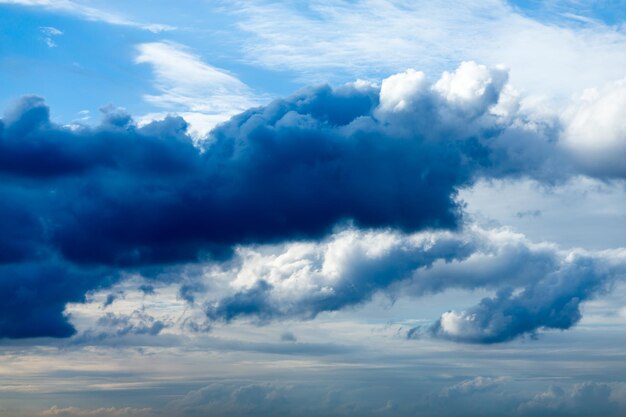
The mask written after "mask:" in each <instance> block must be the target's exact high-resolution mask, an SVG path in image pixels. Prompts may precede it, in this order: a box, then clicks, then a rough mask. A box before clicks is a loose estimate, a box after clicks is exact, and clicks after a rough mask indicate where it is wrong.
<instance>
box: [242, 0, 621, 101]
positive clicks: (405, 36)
mask: <svg viewBox="0 0 626 417" xmlns="http://www.w3.org/2000/svg"><path fill="white" fill-rule="evenodd" d="M525 3H528V2H525ZM543 3H545V2H543ZM543 3H542V4H543ZM552 3H554V2H552ZM594 6H595V5H594ZM526 7H529V8H530V7H533V5H528V4H526ZM535 7H540V6H535ZM584 7H585V6H584V4H581V2H576V3H575V5H574V8H576V9H578V10H580V9H582V8H584ZM613 9H619V7H613ZM451 11H454V12H451ZM570 11H571V10H570ZM614 12H615V10H613V11H612V13H611V15H612V16H615V14H614ZM233 14H234V15H235V16H236V17H238V18H239V19H240V25H239V27H240V29H241V30H242V31H244V32H247V33H248V34H249V36H248V37H246V38H244V39H242V41H241V42H242V44H243V48H244V52H245V54H246V57H247V59H248V61H250V62H252V63H253V64H256V65H261V66H263V67H266V68H271V69H278V70H292V71H294V72H296V74H297V75H298V76H300V77H302V78H305V79H307V80H309V81H311V80H312V81H314V82H321V81H325V80H328V79H333V80H337V79H339V80H345V79H346V77H349V78H352V77H357V76H358V77H361V78H379V77H380V76H381V74H386V73H394V72H399V71H403V70H405V69H406V68H411V67H419V68H423V69H425V70H428V71H430V72H433V71H435V72H439V71H442V70H444V69H447V68H450V67H451V66H453V65H456V64H457V63H458V62H459V61H462V60H468V59H474V60H477V61H480V62H483V63H486V64H489V65H498V64H505V65H506V66H507V67H509V68H511V78H512V80H513V82H514V83H515V84H516V85H517V86H518V88H522V89H524V90H525V91H531V92H532V93H533V94H538V95H542V96H547V97H549V98H551V99H562V100H567V99H568V98H569V97H570V95H571V94H572V93H574V92H577V91H578V90H581V89H583V88H587V87H594V86H600V85H602V84H604V83H605V82H607V81H610V80H614V79H617V78H621V77H623V76H624V68H626V57H625V56H624V54H623V53H622V51H623V50H624V48H625V47H626V36H625V34H624V31H623V30H619V27H618V26H617V25H604V24H602V23H599V22H590V23H583V24H581V22H580V21H573V20H571V19H564V18H563V15H562V11H561V10H557V11H551V10H550V11H548V10H547V11H546V12H545V13H544V14H540V16H541V17H544V16H546V17H548V19H546V20H547V21H538V20H536V19H533V18H530V17H529V16H528V15H525V14H524V12H523V11H522V10H520V9H519V8H516V7H514V6H512V5H511V2H506V1H501V0H489V1H452V2H446V3H440V2H430V1H424V0H420V1H404V0H382V1H381V0H358V1H343V0H333V1H330V2H329V1H321V0H317V1H311V2H307V4H306V6H298V5H295V4H294V5H282V4H281V5H278V4H275V3H273V2H269V1H265V0H255V1H245V2H239V3H238V7H237V9H235V12H234V13H233ZM550 17H554V18H555V19H550ZM302 33H306V34H307V36H306V37H302V36H301V34H302ZM372 39H375V40H376V41H375V42H373V41H372ZM554 51H559V53H554ZM600 62H601V63H603V64H602V65H598V63H600Z"/></svg>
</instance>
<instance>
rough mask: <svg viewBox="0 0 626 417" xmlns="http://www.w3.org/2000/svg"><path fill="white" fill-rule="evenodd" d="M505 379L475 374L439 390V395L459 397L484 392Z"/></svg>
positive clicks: (500, 383)
mask: <svg viewBox="0 0 626 417" xmlns="http://www.w3.org/2000/svg"><path fill="white" fill-rule="evenodd" d="M505 381H506V378H502V377H500V378H489V377H482V376H477V377H476V378H474V379H468V380H465V381H461V382H459V383H457V384H454V385H451V386H449V387H445V388H444V389H442V390H441V393H440V395H441V396H442V397H446V398H448V397H452V398H454V397H459V396H466V395H472V394H474V393H476V392H485V391H489V390H492V389H495V388H496V387H498V386H500V385H502V383H503V382H505Z"/></svg>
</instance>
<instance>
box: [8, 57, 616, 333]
mask: <svg viewBox="0 0 626 417" xmlns="http://www.w3.org/2000/svg"><path fill="white" fill-rule="evenodd" d="M153 52H154V51H153ZM144 53H146V51H144ZM166 75H167V74H164V75H163V76H164V77H165V76H166ZM226 77H227V76H226ZM228 80H230V79H228ZM233 82H234V81H233ZM619 85H621V84H619ZM616 91H617V92H616ZM602 94H606V95H608V96H607V97H608V98H606V100H608V101H610V102H613V101H615V100H621V99H622V98H623V97H622V96H621V95H623V94H626V90H623V89H622V90H616V89H614V88H610V89H607V91H606V92H598V95H599V96H602ZM615 95H617V96H616V97H617V98H615ZM603 100H604V99H602V98H596V99H595V100H594V101H592V102H591V104H588V103H587V104H581V106H582V107H580V108H579V109H578V110H572V112H571V116H569V117H570V119H567V118H561V117H549V116H545V115H543V114H541V113H539V112H536V111H534V110H533V109H532V108H529V107H528V106H527V105H526V104H525V103H524V102H523V100H521V99H520V98H519V97H518V96H517V95H516V93H515V92H514V90H513V89H512V88H511V87H510V86H509V85H508V84H507V72H506V70H504V69H502V68H494V69H489V68H487V67H484V66H481V65H478V64H475V63H473V62H466V63H463V64H462V65H461V66H460V67H459V68H458V69H457V70H456V71H454V72H450V73H448V72H446V73H444V75H443V76H442V78H441V79H440V80H439V81H437V82H435V83H430V82H429V81H428V80H427V79H426V76H425V75H424V74H423V73H421V72H418V71H414V70H409V71H406V72H404V73H400V74H396V75H394V76H391V77H389V78H387V79H385V80H383V82H382V84H381V85H380V87H379V86H376V85H372V84H369V83H366V82H356V83H353V84H348V85H344V86H342V87H338V88H334V89H333V88H331V87H328V86H321V87H315V88H309V89H305V90H302V91H300V92H298V93H296V94H295V95H293V96H291V97H288V98H285V99H279V100H276V101H274V102H272V103H270V104H269V105H267V106H264V107H258V108H254V109H250V110H248V111H246V112H244V113H242V114H240V115H238V116H235V117H233V118H232V119H231V120H230V121H228V122H226V123H224V124H221V125H219V126H218V127H217V128H215V129H214V130H213V131H212V132H211V134H210V136H209V138H208V139H207V140H206V141H204V142H202V143H201V144H200V145H198V144H194V141H193V140H192V139H191V138H190V136H189V135H188V134H187V132H186V129H187V123H186V122H185V121H184V120H183V119H182V118H180V117H175V116H171V117H167V118H166V119H164V120H162V121H155V122H152V123H149V124H147V125H144V126H141V127H139V126H137V125H136V124H135V123H134V121H133V120H132V118H131V116H130V115H128V114H127V113H126V112H125V111H123V110H121V109H115V108H106V109H104V110H103V111H104V119H103V121H102V123H101V125H100V126H98V127H94V128H89V127H81V126H59V125H56V124H54V123H53V122H51V120H50V115H49V109H48V107H47V106H46V105H45V103H44V102H43V100H42V99H40V98H37V97H27V98H24V99H23V100H21V101H20V102H19V103H18V105H17V106H16V107H15V108H14V109H12V110H11V111H9V112H8V113H7V114H6V115H5V117H4V118H3V119H2V121H1V123H0V175H2V177H3V178H4V181H3V183H2V185H1V186H0V197H1V198H0V201H2V203H0V212H1V215H0V224H1V225H2V226H3V230H4V234H3V235H2V237H0V249H2V251H1V254H0V262H1V263H2V264H1V265H0V267H1V268H3V269H4V272H3V273H2V285H3V286H4V288H5V291H3V292H2V294H3V296H2V297H3V299H4V300H5V301H4V304H3V305H4V306H7V307H4V311H3V315H2V319H3V320H2V321H0V336H3V337H33V336H69V335H70V334H72V328H71V326H69V324H68V323H67V321H66V317H64V316H63V305H64V304H65V303H67V302H76V301H80V300H82V297H83V296H84V293H85V292H86V291H88V290H90V289H95V288H100V287H103V286H107V285H110V283H111V282H114V281H115V280H117V279H119V277H120V276H121V275H122V273H125V272H138V273H141V274H145V275H146V276H155V275H156V274H158V271H159V270H160V268H162V267H163V266H165V265H172V264H179V265H184V264H189V263H196V262H199V261H207V260H211V259H212V260H219V259H228V258H229V257H230V256H231V255H232V250H233V247H240V246H242V245H253V244H278V243H280V242H284V241H294V240H300V239H309V240H310V239H313V240H315V239H322V238H324V237H325V236H328V235H329V234H330V233H331V232H332V231H333V230H336V229H335V228H336V227H338V225H339V226H341V225H344V227H345V226H346V225H350V227H353V228H357V229H385V230H392V231H394V232H393V233H395V232H401V233H408V234H410V233H414V232H418V231H422V230H425V229H429V230H440V229H447V230H452V231H454V230H459V229H460V228H461V227H462V226H463V222H464V219H463V210H462V207H463V205H462V202H461V201H459V200H458V199H457V193H458V190H459V189H460V188H462V187H466V186H469V185H471V184H472V183H473V182H474V181H476V180H477V179H480V178H487V179H489V178H504V177H522V176H523V177H532V178H536V179H539V180H542V181H545V182H547V183H553V182H555V181H559V180H560V179H562V178H566V177H568V176H571V175H579V174H581V173H582V174H587V175H595V176H598V177H600V178H620V177H621V175H623V173H622V172H621V171H620V170H616V169H615V167H614V166H612V165H610V164H604V163H602V162H597V164H595V165H593V169H591V168H590V165H588V164H586V163H582V162H580V161H579V160H578V159H576V158H574V157H572V156H571V155H572V149H573V150H574V151H577V150H578V149H579V147H580V146H582V145H579V143H580V142H581V141H582V143H585V144H586V143H587V142H586V141H585V140H583V139H581V138H588V140H594V137H593V135H594V134H595V131H588V130H584V129H583V130H582V131H581V130H580V129H578V128H577V127H576V126H577V125H576V121H578V120H579V119H580V117H582V116H577V114H583V116H584V115H585V114H587V113H590V114H595V113H594V111H595V110H593V109H594V108H595V107H594V106H602V105H603V104H602V103H604V101H603ZM584 106H587V107H584ZM589 106H591V107H589ZM588 108H589V109H590V110H585V109H588ZM581 112H582V113H581ZM585 112H587V113H585ZM620 115H621V113H619V112H618V113H616V114H614V115H613V114H612V115H611V117H615V118H616V119H615V121H610V120H609V121H608V122H607V121H606V120H604V121H601V122H598V123H602V126H604V127H605V128H606V130H605V132H606V131H610V132H613V134H614V138H613V139H611V140H610V141H608V142H607V144H604V145H603V152H601V153H599V154H597V155H596V157H597V158H598V160H601V159H602V158H613V157H614V156H613V155H614V154H613V153H612V152H607V151H606V147H607V146H608V147H615V149H621V148H620V147H621V146H623V138H622V136H621V135H622V133H623V132H622V130H623V129H621V128H622V126H621V124H620V122H619V120H621V119H619V116H620ZM584 117H586V116H584ZM611 120H612V119H611ZM568 123H569V124H568ZM571 129H574V131H575V132H578V133H577V134H578V135H579V136H571V135H570V136H567V138H572V137H576V139H575V140H574V139H562V135H567V134H568V132H570V131H571ZM577 129H578V130H577ZM568 140H570V142H567V141H568ZM571 140H573V142H571ZM564 144H565V145H564ZM557 163H558V164H557ZM363 233H367V232H363ZM390 233H392V232H390ZM367 236H368V235H362V236H361V237H359V239H360V238H363V239H365V240H366V241H367V239H370V238H368V237H367ZM377 236H378V235H377ZM389 236H393V234H392V235H389ZM376 239H378V237H376V238H371V239H370V240H371V242H370V243H371V244H372V245H373V246H374V247H376V246H377V245H380V244H381V243H379V242H378V241H377V240H376ZM393 239H395V238H393ZM393 239H392V240H393ZM455 239H456V240H455ZM357 240H358V239H357ZM400 240H401V241H402V239H400ZM403 242H404V241H403ZM359 243H360V242H358V241H356V240H355V241H354V242H353V244H354V247H355V248H356V249H355V250H357V249H358V248H359ZM435 243H436V244H435ZM433 244H434V246H432V247H430V246H428V247H426V246H424V243H419V242H417V243H416V242H412V241H410V240H408V241H405V242H404V243H403V244H402V245H400V246H399V247H394V246H393V245H392V246H391V247H386V246H385V245H384V244H382V245H383V247H386V248H387V249H385V251H389V253H390V254H391V257H390V258H389V259H387V263H386V264H378V263H376V264H371V265H369V266H370V267H371V269H363V265H361V264H360V263H359V262H354V264H352V266H351V267H348V268H347V269H346V270H345V271H343V272H341V273H340V277H339V278H338V279H339V281H338V282H339V283H341V285H335V286H333V287H331V289H332V290H333V291H334V295H333V294H331V295H330V296H329V295H328V294H327V295H323V294H322V293H323V288H324V287H323V286H321V287H320V289H319V291H321V292H320V294H322V295H323V296H318V295H316V294H315V293H313V292H312V293H310V294H308V295H307V296H306V297H305V299H304V300H301V301H302V302H301V303H299V304H298V305H297V306H289V305H288V304H285V305H278V304H276V303H275V299H274V298H275V297H274V295H275V292H274V291H275V286H273V285H272V283H269V282H268V280H267V279H262V277H260V278H261V279H257V280H256V281H255V283H254V285H253V286H252V287H250V288H246V289H242V290H241V291H240V292H238V293H236V294H234V295H232V296H231V297H230V298H225V299H223V300H221V301H219V302H218V303H217V304H215V305H213V306H212V307H208V308H207V315H208V316H209V317H210V318H213V319H224V320H230V319H233V318H235V317H238V316H240V315H255V316H257V317H258V318H261V319H264V318H272V317H274V316H282V315H291V314H293V315H296V316H299V317H305V318H306V317H314V316H315V315H316V314H317V313H318V312H320V311H332V310H334V309H340V308H344V307H346V306H350V305H355V304H358V303H361V302H363V301H365V300H367V299H369V297H371V295H372V294H373V293H375V292H376V291H378V290H379V289H381V288H387V287H390V286H391V285H392V284H393V283H394V282H396V281H397V280H402V279H404V278H405V277H406V276H407V275H410V273H412V271H414V270H416V269H420V268H429V267H431V266H432V265H433V264H434V263H436V262H446V261H448V262H450V261H451V260H457V261H460V260H463V259H465V258H466V257H467V256H470V255H471V254H472V253H475V252H476V251H477V250H478V249H477V248H476V247H473V246H472V244H470V248H468V247H467V242H465V241H464V240H463V238H460V239H459V238H451V239H450V240H445V239H444V240H441V241H439V242H434V243H433ZM438 245H441V246H438ZM479 246H480V245H479ZM370 250H374V252H375V249H368V248H362V249H361V251H362V252H363V253H366V254H367V253H369V252H368V251H370ZM355 256H357V259H358V256H361V261H367V256H363V255H358V254H355ZM368 256H369V255H368ZM555 263H556V264H558V266H556V267H555V266H554V265H551V266H550V267H549V268H546V269H545V271H544V272H545V273H546V274H547V275H546V276H545V277H543V276H542V277H537V278H536V279H538V280H539V281H538V282H544V281H541V280H542V279H543V280H545V282H553V281H555V280H556V282H560V281H559V280H562V281H565V280H567V282H568V283H569V282H570V281H569V280H570V278H571V277H572V276H573V277H574V280H573V282H578V284H575V285H574V284H572V285H573V287H572V288H569V287H567V288H566V289H565V291H566V292H565V295H563V294H562V293H561V292H560V291H561V287H562V286H561V285H556V287H558V288H557V289H555V290H554V292H549V293H547V294H543V293H541V291H540V290H535V289H534V287H533V286H532V285H535V284H528V283H527V282H525V283H524V284H525V285H526V286H525V289H524V291H523V292H521V293H515V292H501V293H499V294H498V295H497V297H496V298H494V299H492V300H490V301H484V302H483V303H482V304H481V305H480V306H478V307H476V310H475V311H473V310H472V311H470V312H468V313H467V314H469V315H470V317H474V318H475V320H474V321H471V323H472V324H471V325H465V327H463V326H461V325H460V324H459V323H461V322H463V323H466V322H468V320H466V317H465V316H463V315H459V313H454V314H453V313H449V314H448V315H446V316H444V317H442V321H441V322H440V327H439V328H437V329H435V330H433V333H435V334H439V335H442V336H446V337H448V336H449V337H450V338H453V339H458V340H461V341H486V342H489V341H502V340H508V339H509V338H510V337H515V336H516V335H519V334H524V333H529V332H530V333H532V332H533V331H534V330H535V329H537V328H542V327H547V328H566V327H569V326H570V325H572V324H573V323H575V322H576V321H577V320H578V318H577V316H576V314H575V313H576V312H578V303H576V302H573V304H572V303H568V302H566V301H564V300H565V299H568V297H569V299H571V298H572V297H578V299H580V300H584V299H586V298H588V297H589V296H591V294H594V293H596V291H597V290H598V287H597V286H595V284H593V283H595V282H596V281H597V282H604V279H603V278H598V277H603V276H605V275H606V273H605V271H601V270H599V269H598V268H599V267H597V266H595V264H594V261H593V260H589V261H587V260H584V259H582V258H581V260H578V258H576V259H575V260H573V261H572V262H570V264H568V265H566V266H563V265H562V264H561V263H558V262H555ZM589 263H591V265H590V266H589V265H588V264H589ZM365 264H367V262H365ZM350 268H354V269H353V270H352V269H350ZM359 268H361V269H359ZM376 268H380V269H379V270H376ZM344 272H345V275H341V274H343V273H344ZM550 274H553V275H550ZM511 275H512V276H515V274H514V273H512V274H511ZM351 277H360V278H359V281H354V282H353V279H352V278H351ZM361 277H365V278H364V279H363V278H361ZM351 280H352V281H351ZM342 285H343V286H342ZM446 285H448V284H440V287H441V288H443V287H445V286H446ZM540 293H541V296H539V294H540ZM190 294H191V293H190ZM329 294H330V293H329ZM307 297H308V298H307ZM550 297H552V298H550ZM559 303H561V304H559ZM536 304H541V305H556V307H555V308H556V309H557V310H558V312H557V313H555V314H554V317H552V318H551V319H550V320H548V321H546V320H544V319H539V318H536V317H535V316H541V317H544V316H545V315H546V314H548V313H550V312H551V311H552V310H550V311H547V312H545V311H538V312H537V311H536V309H535V308H534V306H535V305H536ZM492 310H497V311H503V313H502V314H504V316H505V317H508V315H510V314H513V313H509V312H510V311H514V312H522V313H523V314H524V316H523V317H522V318H519V320H521V321H522V322H523V323H526V324H520V323H516V322H515V320H517V319H518V317H517V316H516V313H515V314H513V316H515V317H514V318H513V319H511V320H513V321H512V322H510V323H509V322H507V323H505V324H503V325H501V327H498V326H499V324H498V325H494V324H493V323H491V322H490V320H491V317H492V316H493V313H492V312H491V311H492ZM526 310H528V311H531V312H530V313H528V312H527V311H526ZM561 313H562V315H563V316H560V315H559V314H561ZM451 314H452V315H451ZM44 316H45V317H46V320H43V321H42V320H40V318H41V317H44ZM483 316H484V318H483ZM24 317H26V319H25V318H24ZM505 321H506V320H505ZM446 323H452V324H453V325H451V326H452V327H450V326H448V327H446V326H447V324H446ZM529 323H530V324H529ZM494 326H495V327H494ZM485 328H490V329H491V328H494V329H495V330H494V331H493V332H492V333H493V334H492V333H489V334H487V333H485V330H484V329H485ZM450 329H455V330H454V331H455V332H456V333H455V332H451V331H450ZM458 329H463V330H462V332H460V333H459V331H457V330H458ZM461 333H462V334H461ZM507 334H510V336H506V335H507ZM459 335H461V336H459ZM464 335H470V336H464ZM494 335H495V336H494Z"/></svg>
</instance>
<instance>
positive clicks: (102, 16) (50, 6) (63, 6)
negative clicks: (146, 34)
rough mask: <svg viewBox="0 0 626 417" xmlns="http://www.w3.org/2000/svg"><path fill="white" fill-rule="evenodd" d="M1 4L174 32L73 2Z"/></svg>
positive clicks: (9, 0)
mask: <svg viewBox="0 0 626 417" xmlns="http://www.w3.org/2000/svg"><path fill="white" fill-rule="evenodd" d="M0 4H15V5H20V6H27V7H40V8H43V9H46V10H50V11H54V12H62V13H68V14H72V15H76V16H78V17H81V18H83V19H86V20H92V21H99V22H105V23H109V24H111V25H120V26H131V27H136V28H139V29H143V30H147V31H150V32H153V33H160V32H164V31H170V30H174V29H176V28H174V27H173V26H169V25H162V24H158V23H140V22H136V21H134V20H131V19H128V18H126V17H124V16H121V15H119V14H116V13H112V12H109V11H105V10H102V9H97V8H95V7H90V6H85V5H83V4H80V3H78V2H75V1H72V0H0Z"/></svg>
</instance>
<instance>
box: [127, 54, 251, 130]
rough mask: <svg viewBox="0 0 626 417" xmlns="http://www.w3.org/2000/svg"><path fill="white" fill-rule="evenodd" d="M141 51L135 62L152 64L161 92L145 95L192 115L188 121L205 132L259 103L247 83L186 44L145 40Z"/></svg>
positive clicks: (166, 107) (156, 84)
mask: <svg viewBox="0 0 626 417" xmlns="http://www.w3.org/2000/svg"><path fill="white" fill-rule="evenodd" d="M137 51H138V55H137V57H136V58H135V62H136V63H138V64H149V65H150V66H151V67H152V69H153V72H154V77H155V79H154V86H155V88H156V89H157V90H159V92H160V94H159V95H145V96H144V99H145V100H146V101H148V102H149V103H151V104H154V105H155V106H157V107H161V108H164V109H167V110H169V111H182V112H183V114H187V116H190V115H192V117H191V118H190V117H187V118H188V119H189V120H188V121H191V122H192V123H194V124H196V125H197V126H199V128H200V129H202V131H203V133H206V132H208V131H209V130H210V129H211V128H212V127H213V126H215V125H216V124H217V123H218V122H224V121H226V120H227V119H228V118H230V117H231V116H233V115H234V114H236V113H241V112H243V111H244V110H246V109H248V108H250V107H252V106H254V105H256V98H255V96H254V94H253V93H252V91H251V90H250V88H249V87H248V86H247V85H245V84H244V83H243V82H241V81H240V80H239V79H237V78H236V77H234V76H233V75H231V74H228V73H227V72H226V71H224V70H221V69H218V68H215V67H213V66H211V65H209V64H206V63H205V62H203V61H202V59H201V58H200V57H199V56H197V55H194V54H193V53H192V52H190V51H189V49H188V48H186V47H184V46H183V45H180V44H177V43H173V42H151V43H143V44H139V45H137ZM156 116H158V115H153V118H154V117H156ZM161 118H163V117H161ZM198 118H200V120H197V119H198ZM203 122H204V123H203Z"/></svg>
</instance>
